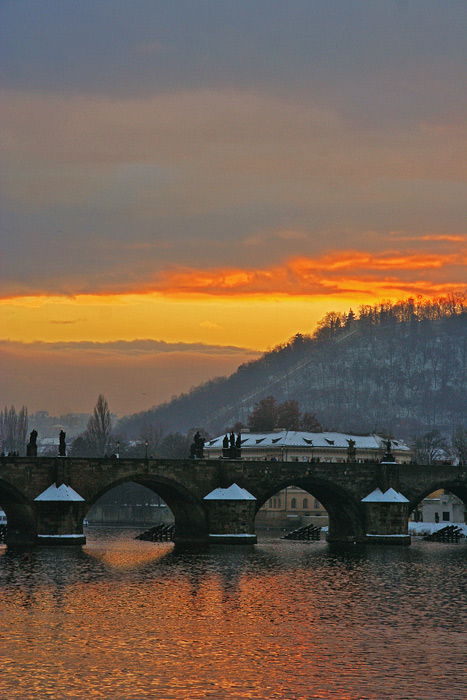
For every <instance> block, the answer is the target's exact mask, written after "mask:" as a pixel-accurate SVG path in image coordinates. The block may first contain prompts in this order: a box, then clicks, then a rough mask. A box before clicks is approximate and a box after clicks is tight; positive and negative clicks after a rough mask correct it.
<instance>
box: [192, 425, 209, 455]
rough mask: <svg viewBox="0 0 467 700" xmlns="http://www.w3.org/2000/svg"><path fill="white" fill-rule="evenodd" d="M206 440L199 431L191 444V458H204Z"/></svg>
mask: <svg viewBox="0 0 467 700" xmlns="http://www.w3.org/2000/svg"><path fill="white" fill-rule="evenodd" d="M205 442H206V440H205V439H204V438H203V437H201V435H200V433H199V431H197V433H196V435H195V436H194V438H193V442H192V443H191V446H190V459H204V443H205Z"/></svg>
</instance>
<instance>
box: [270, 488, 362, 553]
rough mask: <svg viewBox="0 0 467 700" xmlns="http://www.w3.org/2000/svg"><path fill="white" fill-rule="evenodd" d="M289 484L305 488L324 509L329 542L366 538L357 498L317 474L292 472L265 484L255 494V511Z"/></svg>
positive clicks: (354, 540)
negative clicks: (285, 476) (300, 474)
mask: <svg viewBox="0 0 467 700" xmlns="http://www.w3.org/2000/svg"><path fill="white" fill-rule="evenodd" d="M291 486H297V487H298V488H300V489H302V490H303V491H306V492H307V493H309V494H310V495H311V496H313V497H314V498H316V499H318V501H319V502H320V503H321V504H322V505H323V506H324V508H325V509H326V510H327V513H328V516H329V530H328V537H327V540H328V542H352V543H353V542H365V540H366V526H365V513H364V510H363V508H362V506H361V504H360V501H359V500H358V499H357V498H356V497H355V496H354V495H353V494H352V493H351V492H350V491H348V490H347V489H345V488H344V487H342V486H340V485H338V484H336V483H335V482H331V481H328V480H326V479H322V478H319V477H316V476H310V475H305V476H303V477H302V476H299V477H297V476H295V477H291V478H289V479H287V480H285V479H284V480H282V481H279V482H276V483H275V484H274V485H271V486H269V487H267V488H266V489H265V490H264V491H262V493H261V494H259V495H257V502H256V512H258V511H259V509H260V508H261V507H262V506H263V505H264V504H265V503H266V502H267V501H268V500H269V499H270V498H272V497H273V496H274V495H276V494H277V493H278V492H280V491H283V490H284V489H286V488H289V487H291Z"/></svg>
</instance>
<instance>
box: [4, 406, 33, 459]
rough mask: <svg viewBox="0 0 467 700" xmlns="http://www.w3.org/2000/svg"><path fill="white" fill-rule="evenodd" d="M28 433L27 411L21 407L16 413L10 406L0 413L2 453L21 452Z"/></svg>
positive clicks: (24, 407)
mask: <svg viewBox="0 0 467 700" xmlns="http://www.w3.org/2000/svg"><path fill="white" fill-rule="evenodd" d="M27 433H28V409H27V407H26V406H22V408H21V409H20V410H19V412H18V413H16V408H15V407H14V406H11V407H10V408H7V407H6V406H5V410H4V411H1V412H0V437H1V443H2V451H4V452H23V451H24V449H25V445H26V436H27Z"/></svg>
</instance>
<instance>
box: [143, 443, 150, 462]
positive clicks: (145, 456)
mask: <svg viewBox="0 0 467 700" xmlns="http://www.w3.org/2000/svg"><path fill="white" fill-rule="evenodd" d="M144 444H145V446H146V452H145V454H144V459H147V458H148V444H149V443H148V441H147V440H146V442H145V443H144Z"/></svg>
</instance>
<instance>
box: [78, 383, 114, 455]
mask: <svg viewBox="0 0 467 700" xmlns="http://www.w3.org/2000/svg"><path fill="white" fill-rule="evenodd" d="M111 432H112V422H111V420H110V411H109V406H108V403H107V399H106V398H105V396H104V395H103V394H99V397H98V399H97V403H96V405H95V406H94V411H93V414H92V416H91V417H90V419H89V421H88V427H87V428H86V430H85V432H84V435H83V437H84V439H85V440H86V442H87V443H88V445H89V446H90V448H91V449H92V451H93V452H94V453H95V454H96V455H97V456H99V457H102V456H103V455H104V454H105V452H106V449H107V447H108V444H109V440H110V433H111Z"/></svg>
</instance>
